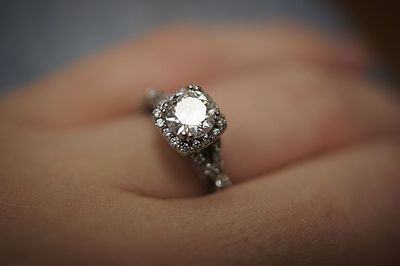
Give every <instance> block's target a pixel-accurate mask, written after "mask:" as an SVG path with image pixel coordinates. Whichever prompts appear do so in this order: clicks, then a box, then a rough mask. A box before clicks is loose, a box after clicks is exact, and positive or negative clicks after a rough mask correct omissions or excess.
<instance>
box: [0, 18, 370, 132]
mask: <svg viewBox="0 0 400 266" xmlns="http://www.w3.org/2000/svg"><path fill="white" fill-rule="evenodd" d="M293 61H297V62H314V63H315V64H318V65H330V66H332V67H336V68H339V69H342V70H344V71H345V72H349V70H350V69H360V68H362V66H363V65H365V56H364V55H363V52H362V49H360V48H359V47H357V46H353V45H349V44H346V43H338V42H335V41H332V40H330V39H329V38H328V37H326V36H321V35H320V34H318V33H316V32H313V31H310V30H306V29H302V28H300V27H293V26H283V25H280V26H269V27H266V26H263V25H247V26H237V25H235V26H220V27H213V28H208V27H201V26H197V27H175V28H172V29H167V30H163V31H161V32H157V33H154V34H151V35H150V36H147V37H145V38H143V39H142V40H140V41H138V42H135V43H133V44H132V43H129V44H126V45H122V46H120V47H116V48H114V49H112V50H110V51H108V52H106V53H104V54H102V55H99V56H93V57H90V58H88V59H86V60H84V61H83V62H81V63H78V64H76V65H72V66H70V67H69V68H67V69H66V70H64V71H62V72H60V73H58V74H55V75H53V76H51V77H49V78H46V79H44V80H42V81H40V82H38V83H36V84H35V85H33V86H31V88H30V89H29V90H24V91H20V92H18V93H16V94H13V95H11V96H10V97H7V98H5V99H3V101H2V103H1V107H0V108H1V112H0V113H1V114H2V115H3V116H7V117H9V118H10V120H14V121H15V120H22V122H23V121H30V123H36V124H38V125H54V124H55V125H64V126H66V125H67V126H71V125H76V124H82V123H89V122H96V121H99V120H102V119H107V118H110V117H114V116H117V115H119V114H121V113H126V112H130V111H132V110H134V109H136V108H137V107H138V106H141V101H142V95H143V92H144V90H145V89H147V88H148V87H150V86H159V87H161V88H175V87H178V86H181V85H183V84H186V83H189V82H190V83H205V82H206V81H209V80H212V79H215V78H221V77H223V76H224V75H229V74H232V73H235V72H237V71H241V70H243V69H245V68H256V67H257V66H264V65H271V66H274V65H276V64H282V63H284V62H293Z"/></svg>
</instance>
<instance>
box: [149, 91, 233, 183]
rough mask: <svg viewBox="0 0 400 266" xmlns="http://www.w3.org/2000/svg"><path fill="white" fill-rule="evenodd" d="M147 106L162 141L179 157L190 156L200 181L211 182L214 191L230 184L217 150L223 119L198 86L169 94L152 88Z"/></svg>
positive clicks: (221, 114) (224, 127) (214, 104)
mask: <svg viewBox="0 0 400 266" xmlns="http://www.w3.org/2000/svg"><path fill="white" fill-rule="evenodd" d="M147 105H148V106H149V107H150V108H151V110H152V113H153V119H154V124H155V125H156V127H157V128H159V130H160V132H161V134H162V136H163V137H164V139H165V140H166V141H167V142H168V143H169V144H170V145H171V146H172V147H173V148H174V149H175V150H176V151H177V152H179V153H180V154H181V155H190V156H191V157H192V159H193V161H194V164H195V167H196V169H197V171H198V175H199V177H200V178H202V179H205V180H209V181H211V182H212V185H213V188H214V189H215V190H221V189H224V188H226V187H228V186H230V185H231V181H230V179H229V178H228V177H227V176H226V175H225V174H224V171H223V168H222V163H223V161H222V158H221V150H220V146H221V141H220V136H221V134H222V133H223V132H224V130H225V129H226V127H227V123H226V119H225V116H224V114H223V113H222V112H221V111H220V109H219V107H218V106H217V105H216V103H215V102H214V101H213V100H212V98H211V97H210V96H209V95H208V94H207V93H205V92H204V91H203V89H202V88H201V87H200V86H196V85H189V86H187V87H185V88H181V89H180V90H178V91H177V92H176V93H174V94H172V95H165V94H163V93H162V92H160V91H159V90H156V89H152V90H150V91H149V92H148V94H147Z"/></svg>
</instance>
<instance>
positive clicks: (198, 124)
mask: <svg viewBox="0 0 400 266" xmlns="http://www.w3.org/2000/svg"><path fill="white" fill-rule="evenodd" d="M214 112H215V108H214V107H213V105H212V104H210V102H209V101H208V100H207V98H206V97H205V96H204V94H201V93H200V92H198V93H195V92H192V91H187V92H185V93H183V94H182V95H180V96H179V97H178V99H177V101H176V104H175V105H174V106H173V108H172V110H171V111H170V112H169V114H168V115H167V117H166V122H167V125H168V127H169V128H170V130H171V131H172V132H173V133H175V134H176V135H177V136H178V137H180V138H181V139H195V138H200V137H203V136H205V135H206V134H207V133H208V132H209V131H210V130H211V128H212V127H213V125H214V122H215V121H214V118H213V114H214Z"/></svg>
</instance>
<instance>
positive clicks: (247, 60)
mask: <svg viewBox="0 0 400 266" xmlns="http://www.w3.org/2000/svg"><path fill="white" fill-rule="evenodd" d="M368 61H369V59H368V55H367V54H366V53H365V52H364V50H363V49H361V48H360V47H358V46H357V45H355V44H354V42H351V41H349V42H346V41H345V40H337V39H336V40H333V39H332V38H329V37H328V36H323V35H322V34H321V33H318V32H316V31H314V30H311V29H307V28H301V27H300V26H290V25H287V24H282V25H277V24H274V25H261V24H260V25H256V24H253V25H250V24H248V25H232V26H222V25H221V26H215V25H214V26H210V27H208V26H199V25H198V26H185V27H181V26H174V27H169V28H165V29H161V30H159V31H157V32H153V33H151V34H149V35H147V36H144V37H143V38H142V39H140V40H137V41H135V42H132V43H127V44H123V45H121V46H119V47H116V48H113V49H110V50H108V51H106V52H104V53H102V54H99V55H95V56H91V57H89V58H87V59H84V60H82V61H81V62H78V63H77V64H74V65H73V66H70V67H68V68H66V69H64V70H63V71H61V72H59V73H55V74H52V75H50V76H48V77H46V78H44V79H42V80H40V81H38V82H36V83H34V84H30V85H28V86H25V88H23V89H20V90H14V92H12V93H10V94H8V95H4V96H3V97H2V98H1V99H0V133H1V134H0V240H1V241H0V264H1V265H399V264H400V255H399V252H398V251H399V247H400V212H399V208H400V193H399V191H400V135H399V131H400V105H399V99H398V96H397V95H395V94H393V90H389V89H387V88H385V87H384V86H381V85H379V84H375V83H373V82H372V81H369V80H367V77H366V69H367V68H368ZM189 83H195V84H199V85H202V86H203V87H204V88H205V89H206V90H207V91H208V92H209V93H210V94H211V96H212V97H213V98H214V99H215V100H216V102H217V103H218V104H219V105H220V107H221V109H222V110H223V112H224V113H225V114H226V116H227V119H228V124H229V125H228V129H227V131H226V133H225V134H224V135H223V136H222V139H223V152H224V158H225V162H226V163H225V168H226V171H227V173H228V174H229V175H230V176H231V178H232V180H233V182H234V186H233V187H231V188H230V189H228V190H225V191H223V192H221V193H215V194H208V193H207V188H206V187H205V185H204V184H202V183H201V182H200V181H198V180H197V179H196V178H195V173H194V171H193V170H192V168H191V163H190V160H188V159H187V158H183V157H180V156H179V155H178V154H177V153H176V152H175V151H173V150H172V149H171V148H170V147H169V146H168V145H167V143H165V142H164V140H162V138H161V137H160V136H159V133H158V132H157V130H156V129H155V128H154V126H153V124H152V119H151V118H150V117H149V116H148V115H147V114H145V113H144V112H143V110H142V99H143V94H144V91H145V90H146V89H147V88H148V87H151V86H156V87H160V88H163V89H165V90H169V91H172V90H175V89H177V88H179V87H181V86H183V85H187V84H189Z"/></svg>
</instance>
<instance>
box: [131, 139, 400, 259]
mask: <svg viewBox="0 0 400 266" xmlns="http://www.w3.org/2000/svg"><path fill="white" fill-rule="evenodd" d="M399 151H400V142H399V141H398V139H397V140H394V141H392V140H386V141H376V142H371V143H369V144H368V145H365V146H356V147H352V148H350V149H347V150H345V151H342V152H338V153H334V154H331V155H327V156H324V157H322V158H320V159H316V160H313V161H311V162H309V163H305V164H302V165H299V166H297V167H293V168H292V169H287V170H284V171H281V172H280V173H277V174H274V175H272V176H264V177H263V178H260V179H257V180H254V181H252V182H248V183H246V184H240V185H237V186H236V187H233V188H231V189H229V190H226V191H225V192H223V193H219V194H214V195H210V196H209V197H202V198H198V199H190V200H175V201H173V202H158V203H154V205H153V206H154V207H155V209H156V210H157V214H156V213H155V211H149V213H150V215H154V216H157V217H159V218H158V219H153V221H154V222H153V223H152V225H153V226H154V227H156V228H159V230H157V234H159V235H158V238H157V239H158V241H157V243H155V242H153V243H151V244H150V245H149V252H151V251H156V250H159V253H158V255H159V256H158V257H157V258H154V262H156V261H158V260H161V261H164V259H166V258H168V261H170V263H171V265H174V264H177V263H182V264H190V265H266V264H271V265H304V264H307V265H308V264H310V265H323V264H326V263H327V262H329V263H328V264H332V265H355V264H363V265H366V264H368V265H377V264H382V263H383V264H385V265H397V264H398V262H399V261H400V257H399V256H398V252H397V248H396V247H397V246H398V244H399V242H400V237H399V229H398V224H399V223H400V216H399V214H398V211H397V210H398V200H399V189H398V188H399V185H400V179H399V177H400V176H399V171H400V168H399V167H400V166H399V163H398V162H399V161H400V152H399ZM127 201H129V200H128V199H127ZM126 207H127V208H129V206H127V205H126ZM154 227H150V228H153V229H152V230H154ZM143 233H144V234H146V233H147V231H146V232H143ZM194 240H195V241H194ZM170 242H173V243H174V245H166V243H170ZM153 245H155V246H153ZM161 247H165V248H161ZM177 254H180V255H179V256H176V255H177ZM204 254H207V256H204Z"/></svg>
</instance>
